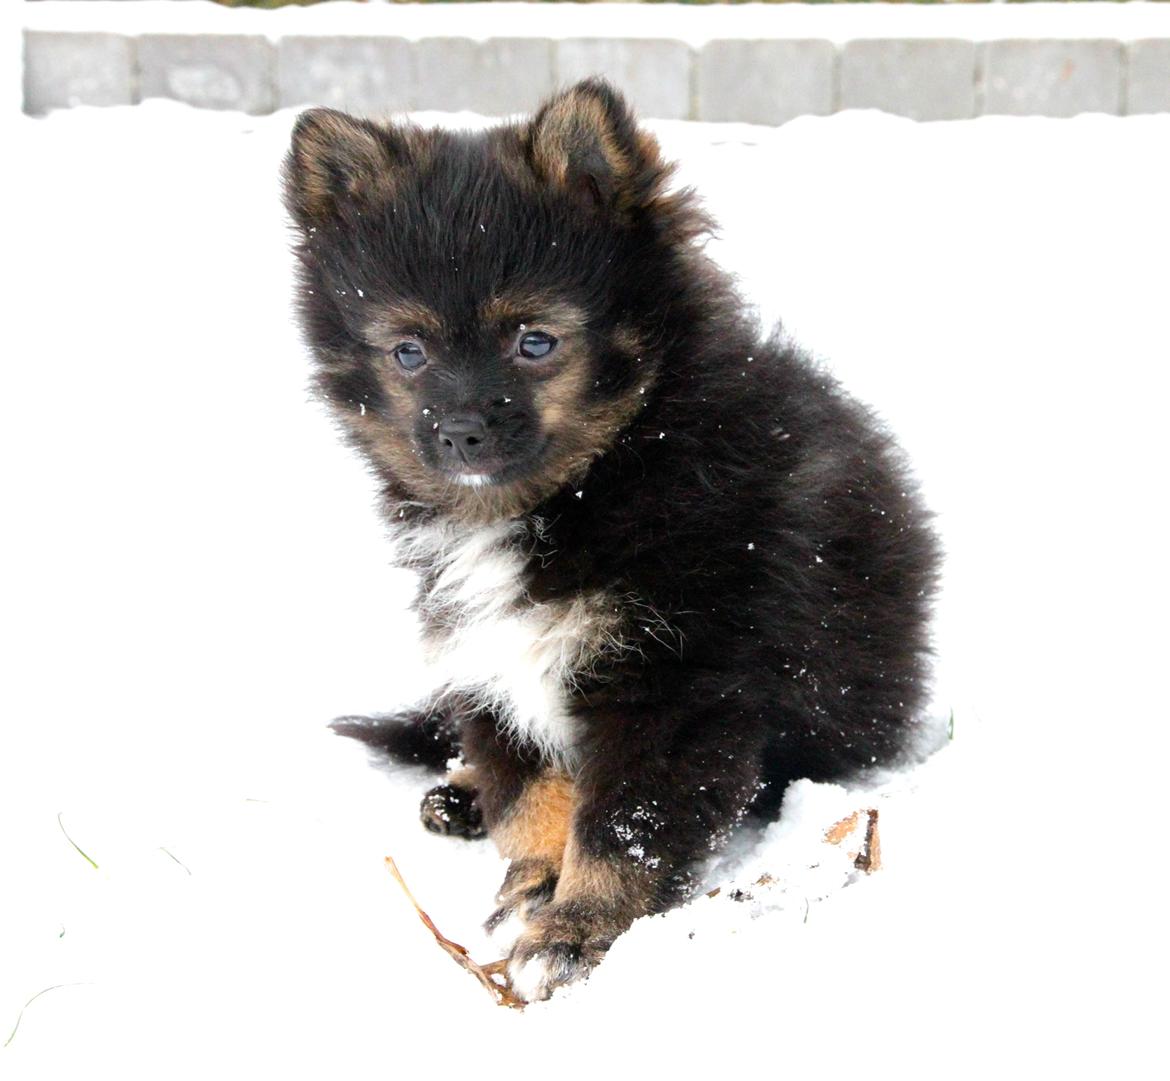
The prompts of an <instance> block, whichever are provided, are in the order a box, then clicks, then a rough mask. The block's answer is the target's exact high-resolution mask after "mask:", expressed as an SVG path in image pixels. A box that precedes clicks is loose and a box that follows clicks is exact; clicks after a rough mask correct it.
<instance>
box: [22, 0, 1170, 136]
mask: <svg viewBox="0 0 1170 1081" xmlns="http://www.w3.org/2000/svg"><path fill="white" fill-rule="evenodd" d="M324 6H325V7H329V8H333V7H334V5H324ZM882 6H883V5H858V6H857V7H858V8H864V9H866V10H865V13H864V17H863V16H862V14H861V13H860V12H857V13H854V12H850V11H848V10H845V11H843V10H842V9H841V8H840V7H835V9H834V10H833V11H824V12H823V14H819V13H818V12H816V11H814V12H812V13H809V12H808V11H802V12H799V13H797V15H793V14H792V13H791V12H789V11H788V10H787V9H789V8H790V7H792V8H793V9H795V8H802V7H803V5H791V6H790V5H780V6H777V7H775V8H769V9H766V10H765V11H763V12H760V11H759V10H758V9H757V10H756V11H753V12H751V13H750V14H751V18H748V19H745V18H741V17H740V13H742V12H744V11H745V10H747V9H744V8H738V7H736V8H725V9H723V11H724V13H725V17H724V18H722V19H718V20H717V19H715V18H712V17H711V9H695V8H685V7H684V8H671V7H670V6H668V5H653V6H652V7H650V12H651V13H658V15H659V17H658V19H657V20H656V21H654V22H649V21H647V17H646V15H647V13H646V11H644V10H640V11H638V12H637V17H636V18H635V17H634V15H633V14H631V8H630V7H628V6H626V5H605V4H602V5H596V6H595V7H590V8H589V9H587V11H590V12H596V17H595V18H592V19H590V18H588V17H587V16H586V17H582V15H581V13H579V12H576V11H574V12H570V13H569V14H568V15H567V16H560V17H558V16H557V13H556V12H555V11H550V8H556V7H560V5H544V6H539V7H536V8H535V10H534V9H533V8H532V7H529V8H527V10H525V6H524V5H516V4H505V5H498V6H497V5H468V6H466V7H464V6H462V5H448V4H443V5H434V8H433V9H432V10H429V11H424V12H418V11H411V12H407V9H408V8H410V7H412V6H411V5H350V4H341V5H336V8H337V9H339V10H334V11H332V12H318V13H316V15H315V16H314V9H298V10H295V11H289V10H282V11H280V12H259V11H240V10H230V9H224V8H220V7H217V6H214V5H207V4H203V3H197V2H195V0H191V2H189V3H182V4H170V5H162V4H159V3H140V4H134V3H111V2H110V0H106V2H86V3H79V2H76V0H75V2H72V3H70V2H65V0H49V2H41V3H36V4H28V5H26V12H28V13H29V16H28V17H27V18H26V29H25V38H24V47H25V81H24V105H25V111H26V112H28V113H31V114H34V115H35V114H41V113H44V112H46V111H48V110H50V109H56V108H66V107H69V106H74V105H119V104H133V103H136V102H140V101H142V100H144V99H147V98H152V97H163V98H173V99H176V100H179V101H184V102H187V103H189V104H191V105H194V106H198V107H201V108H209V109H239V110H242V111H244V112H249V113H267V112H271V111H272V110H274V109H278V108H283V107H286V106H303V105H307V104H324V105H332V106H336V107H338V108H344V109H348V110H351V111H355V112H360V113H368V114H375V115H377V114H383V113H387V112H393V111H399V110H406V109H442V110H459V109H470V110H474V111H476V112H480V113H486V114H490V115H501V114H507V113H513V112H521V111H525V110H528V109H530V108H531V107H532V106H533V105H534V104H535V103H536V102H537V101H539V100H540V99H541V98H542V97H543V96H544V95H546V94H547V93H548V92H549V91H550V90H551V89H552V88H553V87H555V86H557V85H561V84H563V83H567V82H571V81H573V80H575V79H578V78H581V77H583V76H585V75H588V74H593V73H600V74H603V75H605V76H607V77H608V78H610V79H611V80H613V81H614V82H615V83H617V84H618V85H619V86H620V87H621V88H622V89H624V90H625V91H626V92H627V93H628V94H629V96H630V97H631V98H632V99H633V101H634V103H635V105H636V106H637V108H638V110H639V111H640V112H641V113H642V114H643V115H644V116H651V117H658V118H663V119H692V120H715V121H746V122H751V123H758V124H780V123H783V122H785V121H787V120H790V119H792V118H793V117H796V116H801V115H806V114H813V115H823V114H827V113H832V112H835V111H837V110H839V109H857V108H876V109H883V110H885V111H886V112H891V113H896V114H898V115H902V116H908V117H912V118H914V119H916V120H948V119H964V118H969V117H974V116H979V115H983V114H1012V115H1036V116H1073V115H1076V114H1078V113H1082V112H1103V113H1112V114H1118V115H1125V114H1131V113H1149V112H1165V111H1170V4H1160V5H1153V4H1126V5H1102V4H1087V5H1071V6H1072V7H1076V8H1080V9H1100V8H1103V7H1114V8H1137V9H1145V10H1144V11H1143V17H1142V18H1141V19H1140V20H1136V19H1131V18H1129V17H1128V16H1127V17H1125V18H1123V17H1122V13H1121V12H1116V13H1113V12H1104V13H1102V16H1101V18H1099V19H1096V20H1094V19H1085V18H1080V19H1079V20H1075V21H1074V20H1070V19H1069V18H1067V17H1064V16H1063V15H1061V17H1059V18H1057V17H1055V15H1054V18H1053V20H1052V21H1051V22H1044V21H1038V20H1037V19H1036V18H1035V17H1033V18H1030V19H1021V18H1017V17H1016V16H1015V15H1014V14H1013V12H1012V11H1011V10H1005V8H1006V7H1008V6H1006V5H995V6H990V7H989V6H984V5H978V6H977V5H962V6H961V7H962V8H963V11H962V12H961V13H960V12H956V14H961V15H962V18H939V17H934V18H919V17H918V16H919V14H923V15H933V16H946V15H947V12H945V11H939V10H938V9H927V10H926V11H922V10H921V9H920V11H919V12H907V11H906V10H905V9H904V8H902V6H899V8H900V10H898V11H897V12H892V13H891V15H890V18H889V19H888V20H886V21H878V20H876V19H875V17H874V11H873V8H875V7H882ZM1054 6H1055V5H1010V8H1011V9H1014V10H1015V11H1019V10H1020V9H1022V8H1032V9H1035V8H1036V7H1045V8H1048V7H1054ZM164 7H165V8H166V10H160V9H162V8H164ZM209 7H214V11H209V10H206V9H207V8H209ZM485 7H491V8H497V7H498V11H497V12H496V13H495V14H494V15H493V16H492V18H491V21H490V22H485V19H486V18H487V16H486V14H485V12H484V11H483V10H482V9H483V8H485ZM615 7H618V8H620V9H621V10H620V11H619V12H617V13H615V12H614V11H613V8H615ZM847 7H848V6H847ZM976 7H983V8H984V11H983V12H982V13H981V12H980V11H978V10H974V9H975V8H976ZM350 8H356V9H357V10H355V11H349V10H345V11H342V10H340V9H350ZM472 8H475V9H477V10H474V11H473V10H471V9H472ZM434 9H441V10H437V11H436V10H434ZM518 9H519V10H518ZM1150 9H1157V10H1150ZM99 10H100V12H101V14H100V15H99V16H95V15H94V12H98V11H99ZM822 10H823V9H822ZM463 12H466V18H464V17H463V16H462V13H463ZM696 13H698V14H701V15H703V16H704V17H703V18H702V19H696V18H694V17H693V16H694V15H695V14H696ZM716 14H718V13H716ZM981 14H983V15H985V16H986V18H985V19H982V20H981V19H980V18H979V16H980V15H981ZM1029 14H1034V12H1033V13H1029ZM623 16H624V17H623ZM907 16H910V17H909V18H908V17H907ZM973 16H974V17H973ZM1127 19H1128V23H1127ZM851 21H852V22H853V23H855V24H856V26H855V27H854V28H853V29H851ZM631 26H632V28H633V30H634V31H635V32H634V33H629V34H627V33H624V32H623V31H624V30H626V29H628V28H630V27H631ZM1046 26H1050V27H1051V28H1052V36H1033V34H1034V33H1035V31H1036V30H1037V29H1040V30H1043V29H1044V28H1045V27H1046ZM883 27H889V29H890V32H889V34H888V35H882V33H881V30H882V29H883ZM1070 27H1071V30H1070ZM655 28H657V30H658V31H659V33H660V35H661V36H656V35H655ZM583 29H588V30H590V31H595V33H593V32H590V33H581V32H580V31H581V30H583ZM396 30H397V31H399V32H397V33H396V32H394V31H396ZM542 30H544V31H546V32H547V33H542ZM1016 30H1020V31H1022V33H1019V34H1017V33H1014V32H1013V31H1016ZM560 31H563V36H562V34H561V33H560ZM818 31H822V32H823V33H824V36H819V35H818ZM1095 31H1100V32H1101V35H1100V36H1093V35H1094V32H1095ZM1111 33H1112V35H1113V36H1111ZM1130 33H1134V34H1136V35H1137V36H1134V37H1129V36H1127V35H1128V34H1130ZM806 35H807V36H806Z"/></svg>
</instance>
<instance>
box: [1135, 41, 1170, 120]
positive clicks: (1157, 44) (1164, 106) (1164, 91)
mask: <svg viewBox="0 0 1170 1081" xmlns="http://www.w3.org/2000/svg"><path fill="white" fill-rule="evenodd" d="M1127 53H1128V61H1129V64H1128V68H1127V74H1128V78H1127V79H1126V100H1125V111H1126V112H1127V113H1170V39H1166V38H1155V39H1151V40H1149V41H1131V42H1130V43H1129V47H1128V50H1127Z"/></svg>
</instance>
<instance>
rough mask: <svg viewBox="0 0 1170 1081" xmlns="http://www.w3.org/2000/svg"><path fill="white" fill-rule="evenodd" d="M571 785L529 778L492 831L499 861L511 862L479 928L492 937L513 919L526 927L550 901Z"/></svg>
mask: <svg viewBox="0 0 1170 1081" xmlns="http://www.w3.org/2000/svg"><path fill="white" fill-rule="evenodd" d="M575 798H576V796H575V789H574V786H573V782H572V781H571V780H570V779H569V778H568V777H567V776H565V775H564V774H563V773H558V772H555V771H552V770H546V771H543V772H541V773H539V774H537V775H536V776H534V777H531V778H530V779H529V780H528V781H527V783H526V784H525V785H524V788H523V789H522V791H521V792H520V793H519V794H518V795H517V797H516V798H515V800H513V801H512V803H511V804H510V805H509V806H508V807H507V809H506V810H504V812H503V814H502V816H501V817H500V818H499V820H498V821H496V822H495V824H494V825H493V827H492V830H491V835H492V840H494V841H495V843H496V847H497V848H498V849H499V852H500V855H501V856H505V857H506V858H507V859H509V860H510V861H511V863H510V865H509V867H508V873H507V875H506V876H505V877H504V884H503V885H502V886H501V887H500V891H499V893H498V894H497V895H496V901H497V903H498V906H499V907H498V908H497V909H496V910H495V912H493V913H492V914H491V916H489V917H488V920H487V922H486V924H485V926H486V927H487V929H488V930H489V931H493V932H494V931H497V930H499V929H500V928H501V927H502V926H503V925H504V924H506V923H508V922H509V921H511V920H512V919H513V918H516V919H518V920H519V922H520V923H521V924H525V923H527V922H528V921H529V920H531V919H532V918H533V917H534V916H535V915H536V913H537V912H538V911H539V910H540V909H541V908H543V907H544V906H545V905H546V904H548V902H549V901H551V900H552V899H553V894H554V893H555V891H556V888H557V880H558V879H559V877H560V874H561V865H562V862H563V860H564V855H565V844H566V842H567V841H568V838H569V823H570V820H571V818H572V813H573V804H574V801H575Z"/></svg>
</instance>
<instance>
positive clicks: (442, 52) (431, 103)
mask: <svg viewBox="0 0 1170 1081" xmlns="http://www.w3.org/2000/svg"><path fill="white" fill-rule="evenodd" d="M414 56H415V72H416V79H415V91H414V107H415V108H417V109H443V110H447V111H458V110H460V109H471V110H473V111H474V112H477V113H482V114H484V115H485V116H508V115H510V114H512V113H524V112H530V111H531V110H532V109H534V108H535V107H536V106H537V105H539V104H540V102H541V101H543V100H544V98H546V97H547V96H548V95H549V94H550V93H551V92H552V89H553V67H552V42H550V41H549V40H548V39H547V38H490V39H488V40H487V41H483V42H476V41H469V40H467V39H465V38H423V39H422V40H421V41H419V42H418V43H417V44H416V45H415V50H414Z"/></svg>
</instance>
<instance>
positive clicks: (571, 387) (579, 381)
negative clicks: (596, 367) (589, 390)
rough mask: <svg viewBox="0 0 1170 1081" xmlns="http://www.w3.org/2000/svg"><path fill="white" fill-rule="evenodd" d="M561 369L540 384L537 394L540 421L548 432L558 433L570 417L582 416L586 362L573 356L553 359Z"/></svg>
mask: <svg viewBox="0 0 1170 1081" xmlns="http://www.w3.org/2000/svg"><path fill="white" fill-rule="evenodd" d="M552 363H554V364H556V363H559V364H560V365H561V367H560V368H559V369H558V371H557V373H556V374H555V375H554V376H552V377H551V378H550V379H548V380H546V381H545V382H543V383H541V384H540V385H539V387H538V388H537V389H536V393H535V395H534V397H535V400H536V409H537V412H538V413H539V414H540V422H541V425H542V426H543V427H544V430H545V431H546V432H556V431H557V430H558V429H559V428H561V427H562V426H564V425H566V424H567V423H568V422H569V421H570V420H571V418H573V417H580V415H581V412H582V409H583V407H584V404H585V401H584V398H585V377H586V373H587V371H588V369H587V367H586V365H585V359H584V358H583V357H578V356H575V355H572V354H570V355H569V356H567V357H565V356H563V357H561V358H559V361H558V360H554V361H553V362H552Z"/></svg>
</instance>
